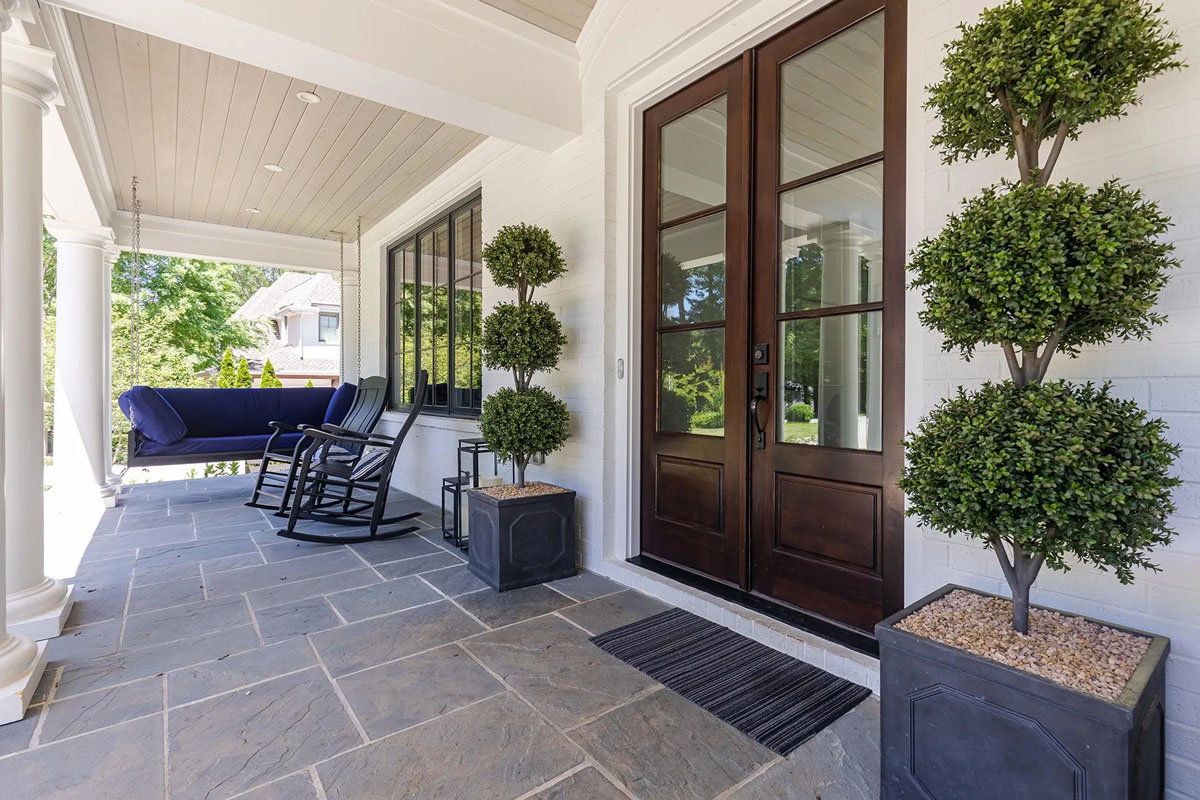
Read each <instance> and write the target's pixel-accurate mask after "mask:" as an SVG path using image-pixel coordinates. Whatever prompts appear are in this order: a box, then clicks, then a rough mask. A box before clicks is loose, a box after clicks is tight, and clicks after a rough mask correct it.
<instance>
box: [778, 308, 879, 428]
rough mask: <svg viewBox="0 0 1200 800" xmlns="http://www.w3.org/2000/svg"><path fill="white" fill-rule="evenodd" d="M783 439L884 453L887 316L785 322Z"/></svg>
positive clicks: (780, 409)
mask: <svg viewBox="0 0 1200 800" xmlns="http://www.w3.org/2000/svg"><path fill="white" fill-rule="evenodd" d="M779 342H780V345H781V347H780V350H781V359H780V370H779V374H780V379H781V382H780V386H779V393H778V397H780V398H781V402H780V403H779V404H778V412H777V413H778V414H779V419H778V420H777V422H778V430H779V431H780V432H781V433H780V436H779V440H780V441H781V442H788V443H791V444H815V445H823V446H825V447H848V448H853V449H856V450H880V449H881V445H882V429H881V427H880V426H881V424H882V399H883V397H882V388H883V387H882V373H883V370H882V363H883V359H882V348H883V312H881V311H870V312H867V313H865V314H840V315H837V316H830V317H815V318H809V319H795V320H788V321H786V322H781V323H780V324H779Z"/></svg>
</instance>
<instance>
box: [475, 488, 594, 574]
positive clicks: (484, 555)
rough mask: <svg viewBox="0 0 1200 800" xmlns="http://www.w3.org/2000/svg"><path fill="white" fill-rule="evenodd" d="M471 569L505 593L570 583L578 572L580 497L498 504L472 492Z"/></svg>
mask: <svg viewBox="0 0 1200 800" xmlns="http://www.w3.org/2000/svg"><path fill="white" fill-rule="evenodd" d="M469 495H470V498H471V502H470V504H469V505H470V509H471V512H470V514H471V515H470V523H469V527H470V530H471V547H470V550H469V556H470V561H469V562H468V565H467V566H468V568H469V569H470V570H471V572H472V573H474V574H475V575H476V576H477V577H478V578H479V579H480V580H482V581H484V582H485V583H486V584H487V585H488V586H491V587H492V588H493V589H495V590H496V591H499V592H504V591H508V590H509V589H519V588H521V587H522V586H532V585H533V584H536V583H545V582H546V581H553V580H558V579H559V578H569V577H570V576H572V575H574V574H575V573H576V568H575V492H556V493H553V494H542V495H535V496H533V497H514V498H509V499H504V500H498V499H497V498H495V497H493V496H492V495H490V494H487V493H485V492H480V491H477V490H474V489H472V490H470V491H469Z"/></svg>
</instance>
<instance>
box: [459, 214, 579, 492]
mask: <svg viewBox="0 0 1200 800" xmlns="http://www.w3.org/2000/svg"><path fill="white" fill-rule="evenodd" d="M483 259H484V261H485V262H486V264H487V267H488V271H489V272H491V275H492V280H493V281H494V282H495V283H496V285H497V286H501V287H504V288H506V289H516V290H517V302H516V303H500V304H498V305H497V306H496V308H495V310H493V311H492V313H491V314H489V315H488V316H487V318H486V319H485V320H484V321H483V363H484V364H485V365H487V367H488V368H489V369H503V370H506V371H509V372H511V373H512V376H513V382H514V383H515V388H512V389H509V388H507V387H506V388H503V389H500V390H499V391H497V392H495V393H493V394H491V395H489V396H488V397H487V398H486V399H485V400H484V401H483V410H482V413H481V414H480V417H479V432H480V434H481V435H482V436H483V438H484V439H486V440H487V442H488V445H489V446H490V447H491V448H492V450H493V451H494V452H495V453H496V454H497V455H498V456H499V457H500V458H501V459H502V460H504V461H512V462H513V464H514V465H515V466H516V471H517V486H520V487H524V486H525V468H526V467H527V466H528V465H529V461H530V459H531V458H532V457H533V456H534V455H537V454H542V455H545V454H547V453H553V452H554V451H555V450H558V449H559V448H561V447H562V446H563V443H564V442H565V441H566V440H567V436H568V426H569V424H570V415H569V413H568V412H567V405H566V403H564V402H563V401H561V400H559V399H558V398H557V397H555V396H554V395H553V394H551V393H550V392H548V391H546V390H545V389H543V388H541V387H539V386H533V385H532V384H531V381H532V380H533V376H534V374H535V373H537V372H542V371H546V370H551V369H554V368H555V366H557V364H558V358H559V356H560V355H562V349H563V346H564V345H565V344H566V343H567V337H566V335H565V334H563V330H562V325H561V323H559V321H558V318H557V317H555V316H554V312H553V311H551V309H550V306H549V305H547V304H546V303H542V302H534V300H533V290H534V289H535V288H537V287H539V286H544V285H546V284H547V283H549V282H550V281H552V280H554V279H555V278H557V277H559V276H560V275H562V274H563V273H564V272H566V269H567V268H566V263H565V262H564V260H563V254H562V248H561V247H559V246H558V243H557V242H555V241H554V239H553V237H551V235H550V232H549V231H547V230H546V229H544V228H539V227H536V226H533V225H526V224H524V223H522V224H519V225H506V226H505V227H503V228H501V229H500V230H499V231H498V232H497V233H496V236H495V238H494V239H492V241H490V242H488V244H487V245H486V246H485V247H484V248H483Z"/></svg>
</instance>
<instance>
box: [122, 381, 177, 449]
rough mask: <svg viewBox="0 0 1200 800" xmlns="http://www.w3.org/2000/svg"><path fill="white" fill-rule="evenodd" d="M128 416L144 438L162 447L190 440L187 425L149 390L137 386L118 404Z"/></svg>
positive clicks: (168, 405) (168, 404) (125, 394)
mask: <svg viewBox="0 0 1200 800" xmlns="http://www.w3.org/2000/svg"><path fill="white" fill-rule="evenodd" d="M117 404H118V405H119V406H120V407H121V410H122V411H124V412H125V416H127V417H129V419H130V420H132V421H133V425H134V427H136V428H137V429H138V430H139V431H141V433H142V435H143V436H145V437H146V438H147V439H150V440H151V441H154V442H158V443H159V444H174V443H175V442H178V441H179V440H180V439H182V438H183V437H185V436H187V425H185V424H184V422H183V418H182V417H180V416H179V412H177V411H176V410H175V409H174V408H172V407H171V404H170V403H168V402H167V401H166V400H165V399H164V398H163V396H162V395H161V394H159V393H158V392H156V391H154V390H153V389H151V388H150V387H149V386H134V387H133V388H132V389H130V390H129V391H128V392H125V393H124V394H122V395H121V397H120V398H119V399H118V400H117Z"/></svg>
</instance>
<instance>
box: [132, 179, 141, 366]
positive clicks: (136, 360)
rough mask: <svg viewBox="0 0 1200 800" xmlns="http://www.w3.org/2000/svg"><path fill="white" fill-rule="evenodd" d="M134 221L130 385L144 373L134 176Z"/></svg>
mask: <svg viewBox="0 0 1200 800" xmlns="http://www.w3.org/2000/svg"><path fill="white" fill-rule="evenodd" d="M130 200H131V203H130V205H131V209H132V221H133V237H132V242H131V244H132V250H131V252H130V254H129V360H130V377H131V381H130V385H131V386H137V385H138V381H139V380H140V379H141V375H142V338H141V316H142V313H141V300H142V201H141V200H140V199H139V198H138V179H137V176H136V175H134V176H133V187H132V193H131V198H130Z"/></svg>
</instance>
